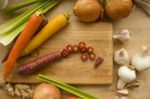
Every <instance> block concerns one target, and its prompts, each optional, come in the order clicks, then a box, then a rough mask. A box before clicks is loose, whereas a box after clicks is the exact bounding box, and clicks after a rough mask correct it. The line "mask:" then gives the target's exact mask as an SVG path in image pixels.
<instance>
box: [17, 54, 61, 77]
mask: <svg viewBox="0 0 150 99" xmlns="http://www.w3.org/2000/svg"><path fill="white" fill-rule="evenodd" d="M61 58H62V56H61V52H60V51H56V52H52V53H50V54H47V55H45V56H42V57H39V58H37V59H35V60H33V61H30V62H28V63H26V64H23V65H20V66H19V69H18V72H19V74H22V75H25V74H30V73H33V72H35V71H37V70H39V69H41V68H43V67H45V66H46V65H47V64H48V63H52V62H53V61H56V60H58V59H61Z"/></svg>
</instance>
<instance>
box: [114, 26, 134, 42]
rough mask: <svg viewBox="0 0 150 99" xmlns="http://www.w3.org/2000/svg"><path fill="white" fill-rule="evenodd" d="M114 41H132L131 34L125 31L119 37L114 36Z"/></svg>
mask: <svg viewBox="0 0 150 99" xmlns="http://www.w3.org/2000/svg"><path fill="white" fill-rule="evenodd" d="M113 39H117V40H120V41H121V42H123V43H125V42H128V41H130V40H131V34H130V32H129V30H127V29H123V30H122V31H121V32H120V33H119V34H118V35H114V36H113Z"/></svg>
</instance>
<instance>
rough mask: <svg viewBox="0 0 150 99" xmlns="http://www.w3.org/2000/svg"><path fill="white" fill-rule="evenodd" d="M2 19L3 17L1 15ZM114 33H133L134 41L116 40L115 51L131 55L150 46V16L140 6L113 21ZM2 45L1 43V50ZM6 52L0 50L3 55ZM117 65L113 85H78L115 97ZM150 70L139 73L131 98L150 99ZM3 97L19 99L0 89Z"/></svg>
mask: <svg viewBox="0 0 150 99" xmlns="http://www.w3.org/2000/svg"><path fill="white" fill-rule="evenodd" d="M0 20H2V17H1V16H0ZM113 28H114V34H116V33H118V32H119V31H120V30H121V29H124V28H126V29H129V30H130V31H131V33H132V41H131V42H129V43H126V44H124V45H121V44H118V43H116V42H114V51H115V50H116V49H118V48H122V47H124V48H126V49H127V50H128V51H129V53H130V56H132V55H133V54H134V53H135V52H137V51H138V49H140V47H141V46H142V45H147V46H148V47H150V16H148V15H146V14H145V13H144V12H143V11H142V10H141V9H139V8H138V7H136V8H135V10H134V11H133V12H132V13H131V14H130V16H129V17H127V18H123V19H121V20H118V21H116V22H113ZM1 48H2V45H0V50H1ZM3 53H4V52H2V51H1V52H0V55H2V54H3ZM117 68H118V67H117V66H116V64H114V75H113V76H114V80H113V84H112V85H92V86H89V85H86V86H79V85H78V86H76V87H77V88H80V89H82V90H84V91H86V92H89V93H91V94H93V95H96V96H98V97H100V98H101V99H115V96H116V94H115V90H116V81H117V79H118V78H117V75H116V72H117ZM149 77H150V70H146V71H144V72H142V73H138V77H137V80H138V81H139V82H140V86H139V87H138V88H135V89H132V90H129V91H130V93H129V99H150V94H149V92H150V86H149V83H150V79H149ZM0 97H1V99H19V98H16V97H14V98H12V97H10V96H8V95H7V94H6V93H5V91H4V90H3V89H0Z"/></svg>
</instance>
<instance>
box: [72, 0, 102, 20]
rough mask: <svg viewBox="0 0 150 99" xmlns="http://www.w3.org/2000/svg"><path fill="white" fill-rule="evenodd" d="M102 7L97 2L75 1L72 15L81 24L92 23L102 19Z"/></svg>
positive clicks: (93, 0) (91, 0)
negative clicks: (81, 22)
mask: <svg viewBox="0 0 150 99" xmlns="http://www.w3.org/2000/svg"><path fill="white" fill-rule="evenodd" d="M103 13H104V10H103V7H102V6H101V4H100V3H99V1H98V0H77V2H76V4H75V6H74V14H75V15H76V16H77V17H78V18H79V19H80V20H81V21H83V22H94V21H96V20H97V19H98V18H102V17H103Z"/></svg>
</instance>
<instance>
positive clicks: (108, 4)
mask: <svg viewBox="0 0 150 99" xmlns="http://www.w3.org/2000/svg"><path fill="white" fill-rule="evenodd" d="M131 10H132V0H105V12H106V14H107V16H108V17H109V18H110V19H111V20H117V19H120V18H123V17H126V16H128V15H129V14H130V12H131Z"/></svg>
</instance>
